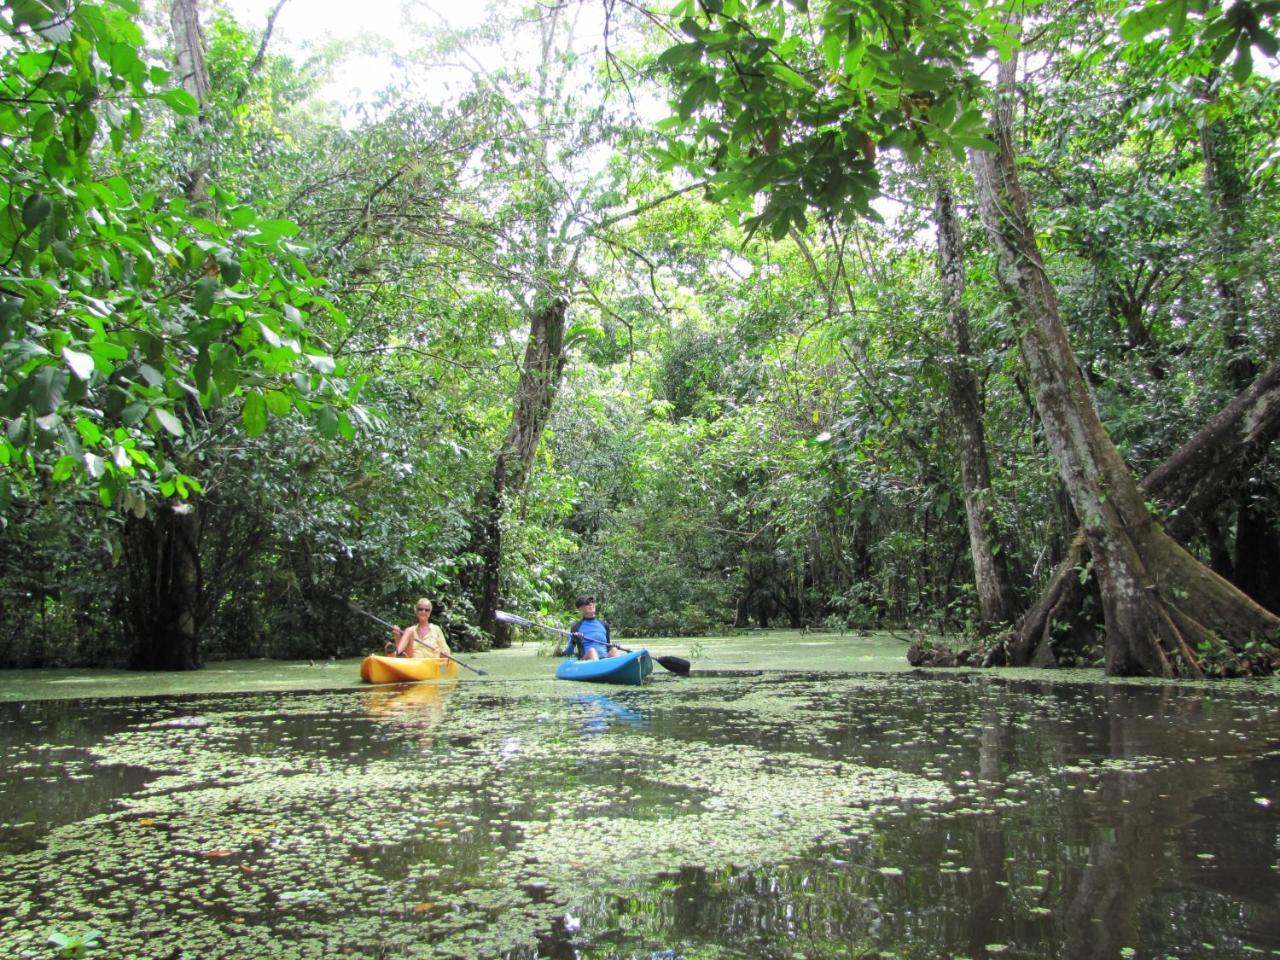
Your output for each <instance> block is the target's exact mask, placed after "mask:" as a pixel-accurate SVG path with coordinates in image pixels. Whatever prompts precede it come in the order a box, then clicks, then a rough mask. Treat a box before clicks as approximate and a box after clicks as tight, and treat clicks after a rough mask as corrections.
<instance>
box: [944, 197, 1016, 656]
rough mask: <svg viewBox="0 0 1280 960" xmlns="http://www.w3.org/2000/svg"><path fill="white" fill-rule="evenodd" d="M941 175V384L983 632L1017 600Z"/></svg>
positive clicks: (960, 250)
mask: <svg viewBox="0 0 1280 960" xmlns="http://www.w3.org/2000/svg"><path fill="white" fill-rule="evenodd" d="M944 176H945V173H936V174H935V175H934V177H935V179H934V222H935V224H936V227H937V231H938V258H939V272H940V274H941V280H942V304H943V312H944V314H945V317H946V327H947V339H948V340H950V341H951V346H952V347H953V348H954V350H955V356H954V357H952V358H950V359H949V362H948V364H947V386H948V392H949V395H950V400H951V413H952V419H953V421H954V423H955V425H956V431H957V433H958V434H959V441H960V479H961V483H962V484H963V485H964V509H965V516H966V518H967V519H968V526H969V552H970V554H971V555H972V558H973V577H974V584H975V586H976V587H977V591H978V607H979V611H980V613H981V617H982V619H981V625H982V628H983V629H984V632H985V631H989V630H990V629H992V628H994V627H995V626H996V625H997V624H1002V623H1009V622H1010V621H1012V620H1013V618H1014V616H1015V615H1016V613H1017V607H1016V603H1017V601H1016V598H1015V596H1014V593H1013V587H1012V585H1011V584H1010V582H1009V570H1008V565H1007V564H1006V562H1005V558H1006V557H1007V556H1008V554H1007V553H1006V551H1005V549H1004V545H1003V544H1002V543H1001V542H1000V540H999V538H998V536H997V535H996V530H995V520H994V513H993V510H992V503H991V496H992V490H991V466H990V461H989V459H988V457H987V439H986V428H985V426H984V425H983V413H982V403H981V400H980V398H979V395H978V378H977V375H976V373H975V371H974V367H973V356H972V347H971V344H970V337H969V310H968V307H967V306H966V305H965V302H964V288H965V275H964V273H965V266H964V247H963V242H962V240H961V230H960V220H959V217H958V216H957V215H956V209H955V199H954V197H953V195H952V192H951V185H950V184H949V183H947V182H946V181H945V180H944V179H943V177H944Z"/></svg>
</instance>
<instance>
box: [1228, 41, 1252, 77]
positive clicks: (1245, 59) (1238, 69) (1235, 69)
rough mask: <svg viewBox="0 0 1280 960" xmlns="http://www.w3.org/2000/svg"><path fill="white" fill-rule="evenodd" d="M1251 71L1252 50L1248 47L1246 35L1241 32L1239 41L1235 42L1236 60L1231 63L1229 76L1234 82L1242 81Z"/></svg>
mask: <svg viewBox="0 0 1280 960" xmlns="http://www.w3.org/2000/svg"><path fill="white" fill-rule="evenodd" d="M1251 73H1253V50H1252V49H1251V48H1250V44H1249V38H1248V36H1246V35H1245V34H1244V33H1243V32H1242V33H1241V34H1240V42H1239V43H1238V44H1236V62H1235V63H1233V64H1232V65H1231V78H1232V79H1233V80H1235V82H1236V83H1244V82H1245V81H1246V80H1248V79H1249V75H1250V74H1251Z"/></svg>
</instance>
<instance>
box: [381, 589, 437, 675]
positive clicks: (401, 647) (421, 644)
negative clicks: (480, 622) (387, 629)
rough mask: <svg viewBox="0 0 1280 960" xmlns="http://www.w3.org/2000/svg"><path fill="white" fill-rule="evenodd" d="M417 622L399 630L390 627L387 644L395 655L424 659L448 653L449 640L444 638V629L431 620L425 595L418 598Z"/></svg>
mask: <svg viewBox="0 0 1280 960" xmlns="http://www.w3.org/2000/svg"><path fill="white" fill-rule="evenodd" d="M417 614H418V622H417V623H416V624H414V625H413V626H412V627H407V628H405V629H404V630H401V629H400V628H399V627H392V628H391V643H389V644H388V645H387V646H388V648H390V649H392V650H394V653H395V656H397V657H416V658H417V659H420V660H425V659H428V658H430V657H438V656H440V655H441V654H448V653H450V652H451V651H450V650H449V641H448V640H446V639H445V638H444V631H443V630H441V629H440V628H439V627H437V626H436V625H435V624H434V623H432V622H431V601H430V600H428V599H427V598H426V597H422V598H420V599H419V600H418V604H417Z"/></svg>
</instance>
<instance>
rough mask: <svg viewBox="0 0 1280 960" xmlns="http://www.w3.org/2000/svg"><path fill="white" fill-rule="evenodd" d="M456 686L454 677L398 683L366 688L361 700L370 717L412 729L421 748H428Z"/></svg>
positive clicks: (456, 682)
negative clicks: (432, 733) (433, 732)
mask: <svg viewBox="0 0 1280 960" xmlns="http://www.w3.org/2000/svg"><path fill="white" fill-rule="evenodd" d="M457 689H458V681H457V680H456V679H453V680H443V681H423V682H421V683H400V684H395V685H394V686H390V687H378V688H377V689H373V690H365V691H363V692H362V693H361V695H360V700H361V705H362V706H363V707H364V712H365V713H366V714H368V715H369V716H370V717H375V718H377V719H380V720H389V721H391V722H392V723H393V724H395V725H396V726H397V727H402V728H405V729H409V730H412V731H413V732H414V733H415V734H416V735H417V738H418V742H419V743H420V744H421V745H422V746H423V747H430V746H432V737H431V731H432V730H433V729H435V728H436V727H437V726H439V724H440V721H441V720H443V719H444V714H445V706H446V705H447V704H448V702H449V698H450V697H452V696H453V694H454V691H455V690H457Z"/></svg>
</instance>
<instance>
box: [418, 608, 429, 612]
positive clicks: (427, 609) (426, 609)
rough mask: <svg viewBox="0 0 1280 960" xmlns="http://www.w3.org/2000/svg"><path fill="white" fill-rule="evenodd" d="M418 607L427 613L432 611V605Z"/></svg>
mask: <svg viewBox="0 0 1280 960" xmlns="http://www.w3.org/2000/svg"><path fill="white" fill-rule="evenodd" d="M418 609H419V610H425V611H427V613H430V612H431V608H430V607H419V608H418Z"/></svg>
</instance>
